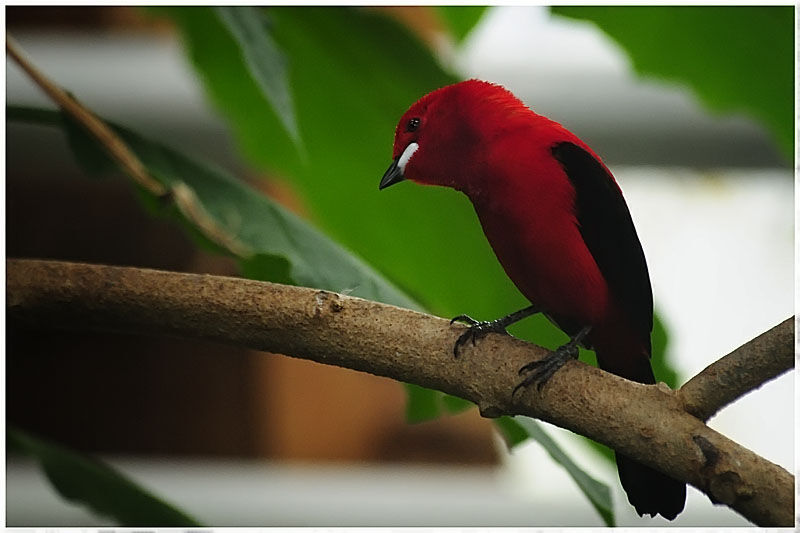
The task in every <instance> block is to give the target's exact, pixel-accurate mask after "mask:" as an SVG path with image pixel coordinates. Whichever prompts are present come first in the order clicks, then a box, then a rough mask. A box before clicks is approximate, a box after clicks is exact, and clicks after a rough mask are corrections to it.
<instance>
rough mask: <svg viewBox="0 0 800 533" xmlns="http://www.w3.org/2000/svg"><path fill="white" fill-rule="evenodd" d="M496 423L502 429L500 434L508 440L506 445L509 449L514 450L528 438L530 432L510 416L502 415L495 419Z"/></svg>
mask: <svg viewBox="0 0 800 533" xmlns="http://www.w3.org/2000/svg"><path fill="white" fill-rule="evenodd" d="M493 422H494V425H495V426H497V429H499V430H500V435H502V436H503V440H505V441H506V446H508V449H509V450H513V449H514V448H516V447H517V446H519V445H520V444H522V443H523V442H525V441H526V440H528V437H529V435H528V432H527V431H525V428H523V427H522V426H521V425H519V422H517V421H516V420H514V419H513V418H512V417H510V416H501V417H500V418H495V419H494V420H493Z"/></svg>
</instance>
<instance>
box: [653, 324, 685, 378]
mask: <svg viewBox="0 0 800 533" xmlns="http://www.w3.org/2000/svg"><path fill="white" fill-rule="evenodd" d="M650 338H651V344H652V346H653V348H652V356H651V357H650V364H651V365H652V367H653V374H655V376H656V381H663V382H664V383H666V384H667V385H669V386H670V388H672V389H675V388H677V387H678V373H677V372H676V371H675V369H673V368H672V367H671V366H670V365H669V363H668V361H667V347H668V345H669V336H668V335H667V329H666V328H665V327H664V323H663V322H662V321H661V317H660V316H659V315H658V313H655V314H654V315H653V333H652V335H651V337H650Z"/></svg>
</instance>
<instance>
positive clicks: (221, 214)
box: [6, 107, 418, 309]
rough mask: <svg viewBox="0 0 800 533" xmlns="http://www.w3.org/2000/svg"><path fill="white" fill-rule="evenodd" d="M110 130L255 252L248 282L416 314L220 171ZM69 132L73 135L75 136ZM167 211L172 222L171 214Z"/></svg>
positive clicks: (47, 116)
mask: <svg viewBox="0 0 800 533" xmlns="http://www.w3.org/2000/svg"><path fill="white" fill-rule="evenodd" d="M6 117H7V119H8V120H27V121H32V120H33V121H37V122H39V123H42V124H49V125H52V126H61V127H63V124H64V123H63V120H62V115H61V114H60V113H59V112H57V111H45V110H39V111H37V112H31V110H26V109H24V108H23V109H20V108H17V107H8V108H7V110H6ZM109 125H110V126H111V127H112V128H113V129H114V130H115V131H116V132H117V133H118V134H119V135H120V136H121V137H122V138H123V140H124V141H125V142H126V143H127V144H128V145H129V147H130V148H131V149H132V150H133V151H134V152H135V153H136V155H137V156H138V157H139V158H140V159H141V160H142V162H143V163H144V165H145V167H146V168H147V170H148V171H149V172H150V173H151V174H152V176H153V177H154V178H156V179H157V180H159V181H160V182H162V183H164V184H168V185H172V184H175V183H184V184H185V185H187V186H189V187H190V188H191V190H192V191H193V192H194V194H195V195H196V197H197V200H198V201H199V202H200V204H201V205H202V207H203V209H204V210H205V212H206V213H207V214H208V215H209V216H210V217H211V218H212V219H213V221H214V222H215V223H216V224H217V225H218V226H219V227H221V228H224V230H225V231H226V232H228V233H230V234H231V235H233V236H234V237H235V239H236V240H237V241H239V242H241V243H243V244H244V245H245V246H246V247H247V248H249V249H250V250H252V251H253V252H254V255H253V256H252V257H250V258H246V259H244V260H243V261H242V263H243V265H244V266H243V268H244V270H246V271H247V272H248V273H249V274H251V275H253V277H255V278H257V279H268V278H270V277H271V276H277V278H278V279H279V280H280V281H284V282H285V281H288V280H289V278H291V280H293V281H294V282H295V283H298V284H300V285H304V286H308V287H316V288H320V289H327V290H331V291H337V292H343V291H344V292H347V291H349V292H350V293H351V294H353V295H355V296H359V297H361V298H367V299H370V300H377V301H381V302H385V303H391V304H394V305H398V306H402V307H407V308H411V309H415V308H418V305H417V304H416V303H415V302H414V301H413V300H411V299H410V298H408V297H407V296H405V295H404V294H403V293H401V292H400V291H399V290H398V289H397V288H395V287H394V286H393V285H391V284H390V283H388V282H387V281H386V280H384V279H383V278H382V277H381V276H380V275H379V274H377V273H376V272H375V271H374V270H373V269H372V268H370V267H369V266H368V265H366V264H365V263H364V262H362V261H361V260H360V259H358V258H357V257H355V256H354V255H352V254H351V253H349V252H348V251H347V250H345V249H343V248H342V247H341V246H339V245H338V244H336V243H335V242H333V241H331V240H330V239H328V238H327V237H325V236H324V235H323V234H322V233H320V232H319V231H317V230H316V229H314V228H313V227H311V226H310V225H309V224H308V223H307V222H305V221H303V220H302V219H300V218H299V217H297V216H296V215H294V214H292V213H291V212H289V211H287V210H286V209H284V208H283V207H281V206H279V205H278V204H276V203H275V202H273V201H272V200H270V199H269V198H267V197H266V196H263V195H262V194H260V193H258V192H257V191H255V190H253V189H251V188H249V187H247V186H246V185H244V184H243V183H241V182H239V181H237V180H236V179H235V178H233V177H231V176H230V175H228V174H227V173H225V172H224V171H223V170H221V169H218V168H214V167H212V166H210V165H205V164H201V163H198V162H197V161H195V160H192V159H190V158H188V157H186V156H184V155H182V154H181V153H179V152H177V151H175V150H172V149H170V148H168V147H166V146H164V145H162V144H158V143H156V142H152V141H149V140H147V139H145V138H143V137H141V136H139V135H137V134H136V133H134V132H132V131H130V130H127V129H125V128H122V127H120V126H115V125H113V124H109ZM71 132H72V133H73V134H75V133H76V132H75V130H71ZM171 211H172V212H173V213H175V214H177V211H176V210H174V208H172V209H171ZM184 222H186V221H185V220H184ZM189 224H190V225H191V223H189ZM282 261H285V262H286V263H285V264H286V265H288V266H289V267H288V268H287V267H286V266H285V265H284V264H282V263H281V262H282Z"/></svg>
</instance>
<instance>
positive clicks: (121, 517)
mask: <svg viewBox="0 0 800 533" xmlns="http://www.w3.org/2000/svg"><path fill="white" fill-rule="evenodd" d="M6 439H7V443H8V448H9V451H14V452H17V453H23V454H25V455H29V456H31V457H33V458H34V459H36V460H37V461H38V462H39V464H40V465H41V467H42V469H43V470H44V473H45V475H46V476H47V478H48V479H49V480H50V482H51V483H52V484H53V487H55V489H56V490H57V491H58V492H59V494H61V496H63V497H64V498H65V499H67V500H69V501H72V502H75V503H78V504H82V505H85V506H87V507H88V508H89V509H91V510H92V511H93V512H95V513H97V514H99V515H104V516H108V517H111V518H113V519H114V520H116V521H117V522H118V523H119V525H121V526H126V527H183V528H186V527H196V526H200V524H199V523H198V522H197V521H196V520H195V519H194V518H191V517H190V516H188V515H187V514H185V513H183V512H182V511H179V510H178V509H176V508H175V507H173V506H172V505H170V504H168V503H166V502H165V501H163V500H161V499H160V498H158V497H156V496H154V495H153V494H151V493H150V492H149V491H147V490H146V489H144V488H142V487H140V486H139V485H137V484H136V483H134V482H133V481H131V480H130V479H128V478H126V477H125V476H123V475H122V474H120V473H119V472H117V471H116V470H114V469H113V468H111V467H110V466H108V465H106V464H104V463H102V462H100V461H98V460H96V459H90V458H88V457H84V456H82V455H80V454H77V453H75V452H72V451H70V450H68V449H66V448H63V447H61V446H58V445H56V444H53V443H51V442H47V441H45V440H42V439H39V438H37V437H34V436H33V435H30V434H28V433H26V432H24V431H21V430H19V429H14V428H8V429H7V431H6ZM42 525H46V524H42ZM51 525H57V524H51Z"/></svg>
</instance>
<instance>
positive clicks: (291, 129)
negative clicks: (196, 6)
mask: <svg viewBox="0 0 800 533" xmlns="http://www.w3.org/2000/svg"><path fill="white" fill-rule="evenodd" d="M214 9H215V10H216V12H217V15H218V16H219V18H220V20H221V21H222V22H223V24H224V25H225V27H226V28H227V29H228V31H229V32H230V33H231V35H232V36H233V38H234V39H235V40H236V42H237V44H238V45H239V48H240V50H241V52H242V56H243V57H244V59H245V63H246V65H247V68H248V70H249V72H250V75H251V76H252V77H253V80H254V81H255V82H256V83H257V84H258V86H259V88H260V89H261V92H262V94H263V95H264V96H265V97H266V99H267V101H268V102H269V103H270V104H271V105H272V107H273V109H274V110H275V113H276V114H277V115H278V117H279V118H280V120H281V122H282V123H283V126H284V127H285V128H286V131H287V132H288V133H289V135H290V136H291V137H292V139H293V140H294V141H295V142H296V143H298V144H299V143H300V134H299V133H298V131H297V122H296V120H295V116H294V111H293V109H292V95H291V93H290V91H289V76H288V70H287V68H286V58H285V57H284V56H283V54H282V53H281V51H280V49H279V48H278V46H277V44H275V41H273V40H272V38H271V37H270V35H269V32H268V31H267V27H268V26H267V20H266V18H265V16H264V12H263V10H262V9H260V8H256V7H253V6H218V7H215V8H214Z"/></svg>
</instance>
